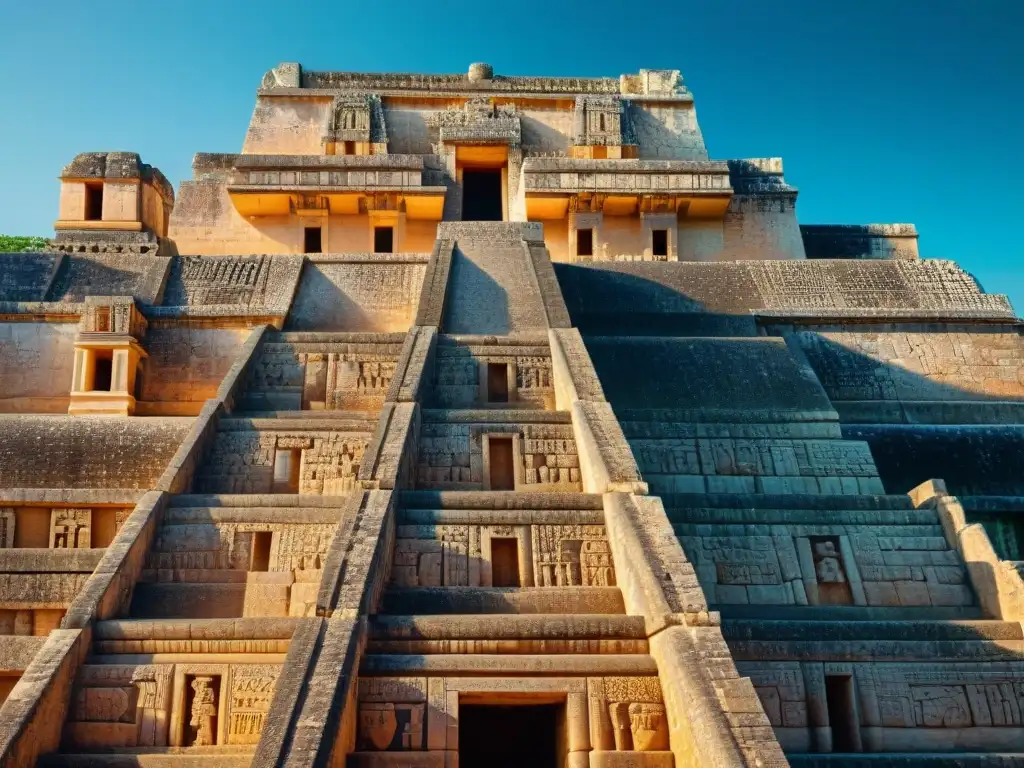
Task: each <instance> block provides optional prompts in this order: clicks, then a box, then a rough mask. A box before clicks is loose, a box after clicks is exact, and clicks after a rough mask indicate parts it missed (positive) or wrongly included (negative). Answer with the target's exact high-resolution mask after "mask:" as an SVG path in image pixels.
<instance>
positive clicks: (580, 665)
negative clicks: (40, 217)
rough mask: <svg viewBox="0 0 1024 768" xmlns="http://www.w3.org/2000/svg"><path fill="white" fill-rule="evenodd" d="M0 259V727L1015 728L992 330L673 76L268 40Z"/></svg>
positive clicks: (422, 744)
mask: <svg viewBox="0 0 1024 768" xmlns="http://www.w3.org/2000/svg"><path fill="white" fill-rule="evenodd" d="M193 170H194V174H193V178H192V179H191V180H187V181H184V182H182V183H181V185H180V186H179V188H178V190H174V189H173V188H172V187H171V185H170V184H169V183H168V182H167V181H166V179H164V177H163V175H162V174H161V173H160V172H159V171H158V170H157V169H156V168H154V167H152V166H150V165H148V164H146V163H144V162H142V159H141V158H140V157H139V156H138V155H136V154H134V153H130V152H91V153H85V154H83V155H80V156H78V157H76V158H74V159H73V160H72V162H71V163H69V164H68V166H66V167H65V169H64V171H63V173H62V174H61V179H60V198H59V205H58V214H57V220H56V222H55V230H56V233H57V235H56V238H55V239H54V241H53V243H52V245H51V247H49V248H48V250H46V251H45V252H42V253H29V254H12V255H3V256H2V257H0V433H2V436H3V438H4V439H3V440H0V651H2V652H0V701H2V702H3V703H2V707H0V766H2V767H3V768H6V767H7V766H11V767H14V766H30V765H40V766H108V767H112V766H117V767H118V768H129V767H135V768H138V767H145V768H188V767H190V766H203V768H228V767H230V768H240V767H241V766H254V767H258V768H272V767H274V766H280V767H281V768H284V766H288V767H289V768H301V767H302V766H309V767H310V768H312V767H313V766H343V765H346V766H350V767H353V768H388V767H391V766H396V767H397V766H422V767H423V768H427V767H430V768H456V767H459V768H480V767H481V766H485V767H486V768H502V767H503V766H523V765H531V766H551V767H552V768H555V767H557V768H672V767H673V766H675V767H677V768H683V767H684V766H691V767H694V768H695V767H696V766H718V767H720V768H726V767H729V768H731V767H732V766H751V768H753V767H755V766H756V767H757V768H781V766H786V765H793V766H808V767H811V766H814V767H818V766H839V765H843V766H865V767H866V768H870V767H872V766H881V765H896V766H907V768H910V767H911V766H923V765H949V766H977V767H978V768H990V767H991V768H995V767H996V766H1000V767H1002V766H1011V765H1024V715H1022V711H1024V633H1022V630H1021V622H1022V620H1024V581H1022V574H1024V528H1022V527H1021V524H1020V519H1021V513H1022V512H1024V481H1022V479H1021V478H1022V475H1021V472H1020V460H1019V452H1020V451H1019V449H1020V443H1021V424H1022V423H1024V420H1022V418H1021V414H1022V413H1024V410H1022V402H1024V373H1022V367H1021V360H1022V359H1024V352H1022V346H1021V326H1020V323H1019V321H1018V319H1017V317H1016V315H1015V313H1014V311H1013V309H1012V308H1011V307H1010V305H1009V304H1008V302H1007V301H1006V298H1005V297H1004V296H1000V295H994V294H987V293H984V292H983V291H982V290H981V289H980V287H979V286H978V285H977V283H976V281H975V280H974V279H973V278H972V277H971V276H970V275H968V274H967V273H966V272H964V271H963V270H961V269H960V268H959V267H958V266H957V265H956V264H955V263H954V262H952V261H947V260H933V259H921V258H920V254H919V252H918V245H917V232H916V230H915V229H914V227H913V226H912V225H909V224H865V225H862V226H850V225H843V226H832V225H822V224H817V225H801V224H799V223H798V221H797V216H796V201H797V197H798V192H797V189H796V187H794V186H792V185H791V184H790V183H789V182H788V181H787V179H786V178H785V176H784V173H783V165H782V161H781V159H779V158H753V159H751V158H747V159H720V160H713V159H711V158H710V157H709V156H708V153H707V149H706V147H705V144H704V138H703V135H702V133H701V130H700V127H699V123H698V121H697V116H696V112H695V108H694V99H693V96H692V95H691V94H690V93H689V91H688V90H687V88H686V87H685V85H684V84H683V81H682V78H681V77H680V75H679V73H678V72H677V71H671V70H640V71H639V72H638V73H635V74H627V75H622V76H620V77H618V78H539V77H514V76H504V75H501V74H495V73H494V72H493V70H492V69H491V68H490V67H489V66H487V65H485V64H474V65H472V66H471V67H470V68H469V71H468V73H467V74H458V75H418V74H391V75H375V74H362V73H345V72H316V71H308V70H304V69H303V68H302V67H301V66H300V65H298V64H293V63H286V64H281V65H279V66H278V67H275V68H274V69H272V70H270V71H269V72H268V73H266V75H265V76H264V78H263V80H262V82H261V83H260V87H259V89H258V91H257V94H256V106H255V109H254V112H253V115H252V118H251V121H250V125H249V127H248V130H247V132H246V135H245V138H244V141H243V145H242V149H241V152H240V153H237V154H198V155H196V157H195V161H194V164H193Z"/></svg>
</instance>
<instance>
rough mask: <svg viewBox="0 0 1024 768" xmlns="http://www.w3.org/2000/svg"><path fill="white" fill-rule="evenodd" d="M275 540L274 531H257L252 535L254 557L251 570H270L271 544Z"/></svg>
mask: <svg viewBox="0 0 1024 768" xmlns="http://www.w3.org/2000/svg"><path fill="white" fill-rule="evenodd" d="M273 540H274V533H273V531H256V532H255V533H254V534H253V535H252V558H251V560H250V563H249V570H250V571H269V570H270V545H271V543H272V542H273Z"/></svg>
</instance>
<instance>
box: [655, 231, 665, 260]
mask: <svg viewBox="0 0 1024 768" xmlns="http://www.w3.org/2000/svg"><path fill="white" fill-rule="evenodd" d="M651 253H652V254H653V255H654V256H668V230H667V229H655V230H652V231H651Z"/></svg>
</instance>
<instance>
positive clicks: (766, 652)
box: [722, 620, 1024, 663]
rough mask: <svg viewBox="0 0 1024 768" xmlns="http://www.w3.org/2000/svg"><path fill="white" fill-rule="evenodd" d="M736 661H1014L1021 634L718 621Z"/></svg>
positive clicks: (982, 626) (994, 624)
mask: <svg viewBox="0 0 1024 768" xmlns="http://www.w3.org/2000/svg"><path fill="white" fill-rule="evenodd" d="M722 634H723V635H724V637H725V639H726V642H727V643H728V644H729V649H730V651H732V655H733V658H734V659H736V660H737V661H763V660H768V659H786V660H787V661H790V660H792V661H815V662H819V663H820V662H848V661H853V662H859V661H863V660H864V659H872V658H874V659H877V658H880V657H883V656H884V658H885V661H886V662H887V663H888V662H928V663H938V662H952V663H967V662H975V663H976V662H998V661H1019V660H1020V658H1021V656H1022V654H1024V634H1022V632H1021V626H1020V624H1019V623H1016V622H1003V621H977V622H970V621H964V622H927V621H902V622H901V621H889V622H884V621H877V622H872V621H868V622H827V621H819V622H814V621H795V622H786V621H735V620H726V621H723V622H722Z"/></svg>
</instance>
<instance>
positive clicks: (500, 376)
mask: <svg viewBox="0 0 1024 768" xmlns="http://www.w3.org/2000/svg"><path fill="white" fill-rule="evenodd" d="M487 402H488V403H507V402H508V363H488V364H487Z"/></svg>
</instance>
